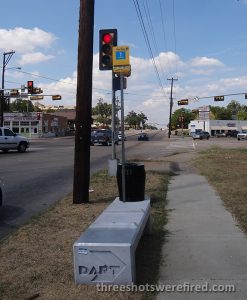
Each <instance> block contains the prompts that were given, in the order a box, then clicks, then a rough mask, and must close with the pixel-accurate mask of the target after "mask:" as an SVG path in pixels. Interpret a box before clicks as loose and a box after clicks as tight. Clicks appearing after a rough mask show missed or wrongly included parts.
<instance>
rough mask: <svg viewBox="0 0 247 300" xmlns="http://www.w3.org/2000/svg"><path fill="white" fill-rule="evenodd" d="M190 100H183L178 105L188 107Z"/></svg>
mask: <svg viewBox="0 0 247 300" xmlns="http://www.w3.org/2000/svg"><path fill="white" fill-rule="evenodd" d="M188 104H189V99H182V100H179V101H178V105H188Z"/></svg>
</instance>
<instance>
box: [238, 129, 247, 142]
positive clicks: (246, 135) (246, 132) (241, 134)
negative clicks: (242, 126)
mask: <svg viewBox="0 0 247 300" xmlns="http://www.w3.org/2000/svg"><path fill="white" fill-rule="evenodd" d="M237 139H238V140H239V141H240V140H247V130H243V131H242V132H239V133H238V134H237Z"/></svg>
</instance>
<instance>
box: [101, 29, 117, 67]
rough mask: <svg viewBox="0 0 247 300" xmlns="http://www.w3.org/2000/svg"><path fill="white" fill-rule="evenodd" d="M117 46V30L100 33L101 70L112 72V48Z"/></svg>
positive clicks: (105, 30)
mask: <svg viewBox="0 0 247 300" xmlns="http://www.w3.org/2000/svg"><path fill="white" fill-rule="evenodd" d="M113 46H117V29H101V30H100V31H99V69H100V70H112V47H113Z"/></svg>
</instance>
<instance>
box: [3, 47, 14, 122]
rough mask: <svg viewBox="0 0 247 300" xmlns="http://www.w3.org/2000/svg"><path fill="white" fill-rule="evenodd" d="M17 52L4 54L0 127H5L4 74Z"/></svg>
mask: <svg viewBox="0 0 247 300" xmlns="http://www.w3.org/2000/svg"><path fill="white" fill-rule="evenodd" d="M14 53H15V51H13V50H12V51H9V52H4V53H3V70H2V91H1V103H0V126H1V127H2V126H3V111H4V104H5V101H4V74H5V68H6V66H7V64H8V63H9V61H10V59H11V57H12V56H13V54H14Z"/></svg>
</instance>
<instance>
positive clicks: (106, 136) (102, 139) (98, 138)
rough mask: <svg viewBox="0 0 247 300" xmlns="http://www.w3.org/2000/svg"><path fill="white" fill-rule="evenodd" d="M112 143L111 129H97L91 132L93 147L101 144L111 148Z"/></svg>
mask: <svg viewBox="0 0 247 300" xmlns="http://www.w3.org/2000/svg"><path fill="white" fill-rule="evenodd" d="M111 143H112V131H111V130H110V129H95V130H92V132H91V145H92V146H93V145H95V144H101V145H104V146H110V145H111Z"/></svg>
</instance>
